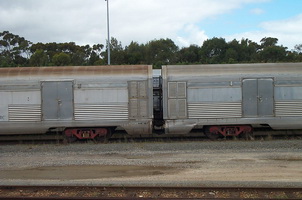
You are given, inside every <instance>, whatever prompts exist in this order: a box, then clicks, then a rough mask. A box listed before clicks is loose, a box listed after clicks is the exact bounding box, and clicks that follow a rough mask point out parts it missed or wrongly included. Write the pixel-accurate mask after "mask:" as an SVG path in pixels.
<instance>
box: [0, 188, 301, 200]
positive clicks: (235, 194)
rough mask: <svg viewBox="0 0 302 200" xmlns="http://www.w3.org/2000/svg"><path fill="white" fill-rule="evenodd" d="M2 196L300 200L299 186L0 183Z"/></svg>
mask: <svg viewBox="0 0 302 200" xmlns="http://www.w3.org/2000/svg"><path fill="white" fill-rule="evenodd" d="M2 199H41V200H44V199H63V200H64V199H85V200H86V199H101V200H107V199H108V200H109V199H110V200H115V199H116V200H124V199H134V200H138V199H140V200H147V199H150V200H151V199H152V200H154V199H159V200H161V199H165V200H174V199H175V200H176V199H178V200H180V199H224V200H226V199H287V200H289V199H293V200H296V199H302V188H281V187H280V188H269V187H266V188H260V187H132V186H130V187H118V186H114V187H112V186H110V187H109V186H0V200H2Z"/></svg>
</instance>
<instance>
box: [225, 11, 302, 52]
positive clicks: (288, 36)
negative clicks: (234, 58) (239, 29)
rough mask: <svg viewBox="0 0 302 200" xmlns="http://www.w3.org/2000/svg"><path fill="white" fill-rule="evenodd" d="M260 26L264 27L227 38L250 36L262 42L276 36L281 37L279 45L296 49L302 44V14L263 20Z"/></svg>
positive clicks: (251, 38)
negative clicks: (295, 47)
mask: <svg viewBox="0 0 302 200" xmlns="http://www.w3.org/2000/svg"><path fill="white" fill-rule="evenodd" d="M260 27H261V29H262V30H260V31H251V32H245V33H238V34H235V35H230V36H226V37H225V38H226V39H227V40H232V39H234V38H236V39H238V40H240V39H242V38H248V39H250V40H253V41H255V42H258V43H260V40H261V39H262V38H264V37H275V38H278V39H279V40H278V44H279V45H283V46H284V47H288V49H289V50H292V49H294V46H295V45H297V44H302V37H301V35H302V14H301V15H298V16H295V17H293V18H290V19H286V20H278V21H267V22H263V23H261V24H260Z"/></svg>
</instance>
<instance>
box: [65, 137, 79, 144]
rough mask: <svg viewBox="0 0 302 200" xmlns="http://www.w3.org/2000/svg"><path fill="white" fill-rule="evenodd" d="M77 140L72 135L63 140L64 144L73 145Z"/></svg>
mask: <svg viewBox="0 0 302 200" xmlns="http://www.w3.org/2000/svg"><path fill="white" fill-rule="evenodd" d="M77 140H78V138H77V137H75V136H74V135H71V136H65V138H64V143H73V142H75V141H77Z"/></svg>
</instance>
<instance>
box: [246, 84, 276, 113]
mask: <svg viewBox="0 0 302 200" xmlns="http://www.w3.org/2000/svg"><path fill="white" fill-rule="evenodd" d="M242 104H243V105H242V107H243V110H242V112H243V117H267V116H273V115H274V81H273V79H272V78H255V79H244V80H243V81H242Z"/></svg>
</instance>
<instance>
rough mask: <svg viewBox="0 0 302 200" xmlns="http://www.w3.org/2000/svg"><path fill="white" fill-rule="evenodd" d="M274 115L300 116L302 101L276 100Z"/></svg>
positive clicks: (301, 113) (301, 114)
mask: <svg viewBox="0 0 302 200" xmlns="http://www.w3.org/2000/svg"><path fill="white" fill-rule="evenodd" d="M275 113H276V117H302V101H276V102H275Z"/></svg>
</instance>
